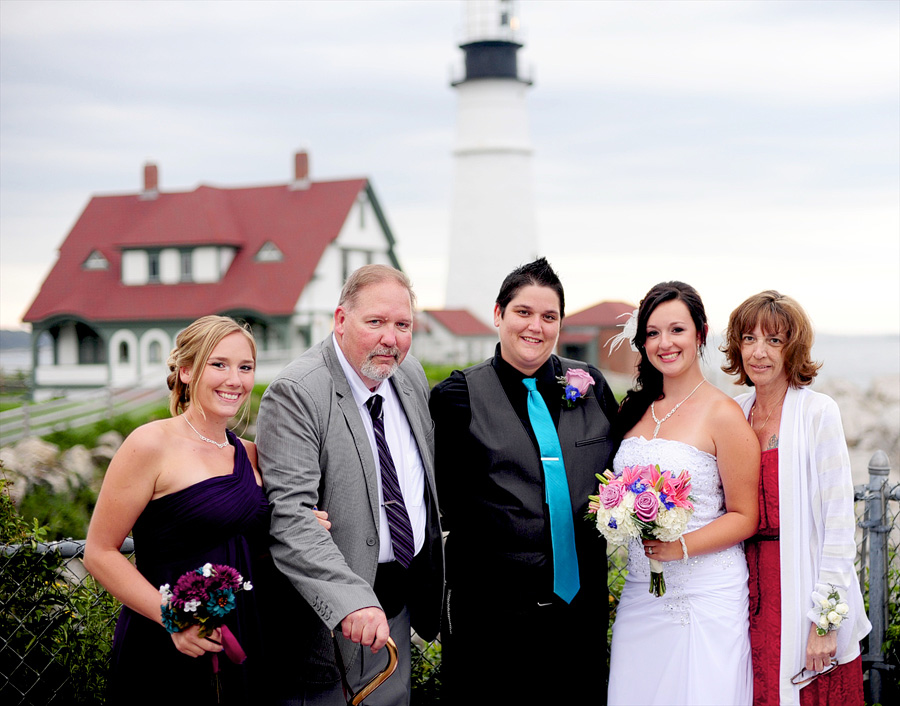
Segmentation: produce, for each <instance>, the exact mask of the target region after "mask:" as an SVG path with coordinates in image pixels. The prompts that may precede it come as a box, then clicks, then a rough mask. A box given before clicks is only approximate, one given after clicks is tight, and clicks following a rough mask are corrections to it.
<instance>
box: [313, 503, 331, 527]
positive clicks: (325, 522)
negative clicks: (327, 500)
mask: <svg viewBox="0 0 900 706" xmlns="http://www.w3.org/2000/svg"><path fill="white" fill-rule="evenodd" d="M312 513H313V515H315V516H316V519H317V520H318V521H319V524H320V525H322V527H324V528H325V529H327V530H330V529H331V522H330V521H329V519H328V513H327V512H325V511H324V510H317V509H316V508H313V511H312Z"/></svg>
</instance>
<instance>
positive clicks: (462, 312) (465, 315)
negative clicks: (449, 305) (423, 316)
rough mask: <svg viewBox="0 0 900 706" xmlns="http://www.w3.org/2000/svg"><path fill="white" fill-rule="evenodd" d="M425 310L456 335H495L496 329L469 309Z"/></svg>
mask: <svg viewBox="0 0 900 706" xmlns="http://www.w3.org/2000/svg"><path fill="white" fill-rule="evenodd" d="M425 312H426V313H427V314H428V315H429V316H430V317H432V318H433V319H434V320H435V321H437V322H438V323H439V324H440V325H441V326H443V327H444V328H445V329H447V330H448V331H450V333H452V334H454V335H456V336H493V335H494V331H493V330H492V329H491V328H489V327H488V326H487V325H486V324H484V323H483V322H482V321H481V320H480V319H477V318H475V316H474V315H472V314H471V313H470V312H469V310H468V309H426V310H425Z"/></svg>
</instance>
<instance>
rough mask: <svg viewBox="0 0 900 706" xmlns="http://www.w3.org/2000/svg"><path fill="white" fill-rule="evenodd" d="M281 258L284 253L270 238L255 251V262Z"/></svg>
mask: <svg viewBox="0 0 900 706" xmlns="http://www.w3.org/2000/svg"><path fill="white" fill-rule="evenodd" d="M283 259H284V254H283V253H282V252H281V250H279V249H278V246H277V245H275V243H273V242H272V241H271V240H267V241H266V242H265V243H263V245H262V247H261V248H260V249H259V250H257V252H256V261H257V262H281V261H282V260H283Z"/></svg>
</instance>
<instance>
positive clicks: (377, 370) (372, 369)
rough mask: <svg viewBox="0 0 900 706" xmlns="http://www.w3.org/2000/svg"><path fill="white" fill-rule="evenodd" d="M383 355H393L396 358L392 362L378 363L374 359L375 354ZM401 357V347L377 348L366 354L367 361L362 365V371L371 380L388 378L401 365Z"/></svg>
mask: <svg viewBox="0 0 900 706" xmlns="http://www.w3.org/2000/svg"><path fill="white" fill-rule="evenodd" d="M381 355H392V356H394V360H393V362H391V363H376V362H375V361H374V358H375V356H381ZM399 359H400V349H399V348H397V347H396V346H394V347H393V348H376V349H375V350H374V351H372V352H371V353H369V355H368V356H366V361H365V362H364V363H363V364H362V366H360V372H361V373H362V374H363V375H365V376H366V377H367V378H369V380H379V381H380V380H387V379H388V378H389V377H390V376H391V375H393V374H394V373H395V372H396V371H397V368H399V367H400V363H399V362H398V360H399Z"/></svg>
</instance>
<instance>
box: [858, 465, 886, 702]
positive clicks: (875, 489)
mask: <svg viewBox="0 0 900 706" xmlns="http://www.w3.org/2000/svg"><path fill="white" fill-rule="evenodd" d="M890 470H891V464H890V461H889V460H888V457H887V454H886V453H885V452H884V451H881V450H879V451H876V452H875V453H874V454H873V455H872V458H871V459H870V460H869V486H868V493H867V494H866V515H867V517H868V521H867V522H866V525H867V527H868V529H869V532H870V535H869V536H870V541H869V622H870V623H872V632H871V633H869V651H868V654H867V655H866V656H865V657H864V658H863V660H864V661H866V662H868V663H869V664H870V665H872V666H871V667H870V669H869V693H870V697H871V701H872V703H880V702H881V670H880V669H879V667H880V666H881V664H882V663H883V662H884V656H883V655H882V654H881V646H882V644H883V642H884V631H885V629H886V628H887V610H888V605H887V595H888V594H887V588H888V586H887V578H888V577H887V559H888V552H887V540H888V527H887V526H886V525H885V497H884V489H885V487H886V485H887V481H888V474H889V473H890Z"/></svg>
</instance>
